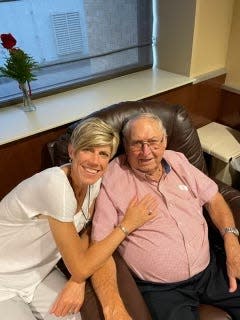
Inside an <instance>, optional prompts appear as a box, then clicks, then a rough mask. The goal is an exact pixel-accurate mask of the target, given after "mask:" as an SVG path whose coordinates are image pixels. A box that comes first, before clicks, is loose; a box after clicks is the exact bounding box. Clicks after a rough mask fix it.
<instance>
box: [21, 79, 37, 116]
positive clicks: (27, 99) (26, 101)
mask: <svg viewBox="0 0 240 320" xmlns="http://www.w3.org/2000/svg"><path fill="white" fill-rule="evenodd" d="M19 88H20V89H21V90H22V94H23V106H22V110H23V111H25V112H30V111H35V110H36V106H35V104H34V103H33V101H32V99H31V95H30V92H29V88H28V84H27V82H25V83H19Z"/></svg>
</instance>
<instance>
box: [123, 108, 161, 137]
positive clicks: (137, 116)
mask: <svg viewBox="0 0 240 320" xmlns="http://www.w3.org/2000/svg"><path fill="white" fill-rule="evenodd" d="M142 118H144V119H152V120H154V121H156V122H157V124H158V126H159V129H160V130H161V131H162V132H163V134H164V136H166V135H167V133H166V129H165V127H164V125H163V123H162V120H161V119H160V118H159V117H158V116H157V115H155V114H154V113H151V112H141V113H137V114H133V115H131V116H130V117H129V118H128V119H127V120H126V122H125V124H124V125H123V128H122V135H123V139H124V140H125V141H126V140H127V139H128V137H129V132H130V128H131V125H132V122H133V121H135V120H138V119H142Z"/></svg>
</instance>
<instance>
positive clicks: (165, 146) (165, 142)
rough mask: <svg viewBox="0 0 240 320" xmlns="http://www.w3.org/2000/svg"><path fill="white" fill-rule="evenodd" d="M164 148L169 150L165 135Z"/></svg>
mask: <svg viewBox="0 0 240 320" xmlns="http://www.w3.org/2000/svg"><path fill="white" fill-rule="evenodd" d="M163 143H164V148H165V149H166V148H167V135H166V134H165V135H164V142H163Z"/></svg>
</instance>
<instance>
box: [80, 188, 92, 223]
mask: <svg viewBox="0 0 240 320" xmlns="http://www.w3.org/2000/svg"><path fill="white" fill-rule="evenodd" d="M86 194H87V196H88V198H87V212H84V209H83V206H82V208H81V210H82V213H83V216H84V219H85V223H84V227H83V228H84V229H86V228H87V227H88V226H89V225H90V224H91V223H92V219H91V217H90V214H89V209H90V197H91V185H89V186H88V189H87V193H86Z"/></svg>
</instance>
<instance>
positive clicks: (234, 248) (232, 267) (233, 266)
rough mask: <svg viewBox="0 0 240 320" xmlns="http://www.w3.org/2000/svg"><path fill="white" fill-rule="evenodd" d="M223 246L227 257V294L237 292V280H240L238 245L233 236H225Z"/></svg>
mask: <svg viewBox="0 0 240 320" xmlns="http://www.w3.org/2000/svg"><path fill="white" fill-rule="evenodd" d="M224 244H225V250H226V255H227V260H226V264H227V274H228V278H229V292H234V291H236V290H237V279H240V245H239V243H238V240H237V238H236V236H235V235H233V234H226V235H225V236H224Z"/></svg>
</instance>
